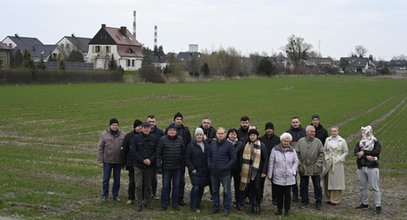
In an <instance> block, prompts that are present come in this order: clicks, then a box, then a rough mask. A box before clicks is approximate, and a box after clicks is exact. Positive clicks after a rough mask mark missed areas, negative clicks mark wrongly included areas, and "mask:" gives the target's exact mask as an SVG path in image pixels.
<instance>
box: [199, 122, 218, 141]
mask: <svg viewBox="0 0 407 220" xmlns="http://www.w3.org/2000/svg"><path fill="white" fill-rule="evenodd" d="M199 127H200V128H202V130H203V132H204V135H205V136H206V140H207V141H208V142H209V143H210V142H211V141H212V139H214V138H215V137H216V130H215V128H214V127H212V126H211V127H210V128H209V129H204V128H203V126H202V125H201V126H199Z"/></svg>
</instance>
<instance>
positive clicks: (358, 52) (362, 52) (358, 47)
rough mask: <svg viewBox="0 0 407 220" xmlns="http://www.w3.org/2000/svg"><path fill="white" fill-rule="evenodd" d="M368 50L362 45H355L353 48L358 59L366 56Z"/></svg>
mask: <svg viewBox="0 0 407 220" xmlns="http://www.w3.org/2000/svg"><path fill="white" fill-rule="evenodd" d="M367 52H368V50H367V49H366V48H365V47H364V46H362V45H356V47H355V53H356V55H358V56H359V57H360V58H363V57H364V56H365V55H366V54H367Z"/></svg>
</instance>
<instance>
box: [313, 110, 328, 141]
mask: <svg viewBox="0 0 407 220" xmlns="http://www.w3.org/2000/svg"><path fill="white" fill-rule="evenodd" d="M311 125H312V126H314V128H315V137H316V138H318V139H319V140H320V141H321V142H322V145H325V140H326V139H327V138H328V131H327V130H326V129H325V128H324V126H322V125H321V121H320V118H319V115H316V114H315V115H312V116H311Z"/></svg>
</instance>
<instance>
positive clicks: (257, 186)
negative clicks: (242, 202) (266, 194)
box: [248, 174, 265, 208]
mask: <svg viewBox="0 0 407 220" xmlns="http://www.w3.org/2000/svg"><path fill="white" fill-rule="evenodd" d="M257 175H258V176H257V177H256V178H255V179H254V180H251V181H250V183H249V185H248V195H249V202H250V204H251V206H252V207H253V208H254V207H257V206H260V203H261V196H262V195H261V194H262V191H263V190H262V189H261V182H262V181H263V180H262V179H265V178H261V177H259V175H260V174H257Z"/></svg>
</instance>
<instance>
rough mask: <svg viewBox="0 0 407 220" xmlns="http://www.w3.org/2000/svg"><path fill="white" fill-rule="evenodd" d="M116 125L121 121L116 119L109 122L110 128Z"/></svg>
mask: <svg viewBox="0 0 407 220" xmlns="http://www.w3.org/2000/svg"><path fill="white" fill-rule="evenodd" d="M114 123H117V124H119V120H117V119H116V118H112V119H110V121H109V126H110V125H112V124H114Z"/></svg>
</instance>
